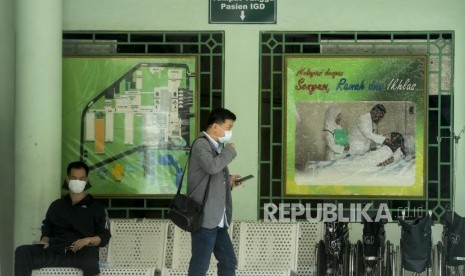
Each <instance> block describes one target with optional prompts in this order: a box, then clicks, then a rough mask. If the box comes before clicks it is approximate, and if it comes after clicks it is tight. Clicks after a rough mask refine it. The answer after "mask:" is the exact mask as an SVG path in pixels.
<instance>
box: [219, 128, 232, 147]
mask: <svg viewBox="0 0 465 276" xmlns="http://www.w3.org/2000/svg"><path fill="white" fill-rule="evenodd" d="M231 139H232V130H225V131H224V136H223V137H219V138H218V140H219V141H220V143H222V144H224V143H227V142H229V141H231Z"/></svg>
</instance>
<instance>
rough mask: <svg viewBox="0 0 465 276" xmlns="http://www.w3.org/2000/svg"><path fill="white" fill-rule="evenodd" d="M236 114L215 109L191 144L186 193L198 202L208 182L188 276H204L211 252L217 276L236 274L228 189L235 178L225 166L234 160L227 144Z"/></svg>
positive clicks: (232, 152) (231, 186) (231, 145)
mask: <svg viewBox="0 0 465 276" xmlns="http://www.w3.org/2000/svg"><path fill="white" fill-rule="evenodd" d="M235 121H236V115H234V113H232V112H231V111H229V110H227V109H224V108H218V109H215V110H213V111H212V112H211V113H210V116H209V118H208V121H207V129H206V131H204V132H202V133H201V134H200V136H199V139H196V140H195V142H194V144H193V145H192V153H191V156H190V160H189V170H188V175H187V176H188V178H187V193H188V195H189V196H190V197H192V198H193V199H195V200H196V201H197V202H199V203H201V202H202V201H203V197H204V194H205V190H206V188H207V185H208V182H210V186H209V191H208V194H207V201H206V203H205V208H204V211H203V221H202V225H201V227H200V229H199V230H197V231H195V232H193V233H192V234H191V235H192V236H191V237H192V257H191V260H190V264H189V274H188V276H205V275H206V273H207V271H208V267H209V265H210V259H211V254H212V252H213V253H214V255H215V257H216V259H217V260H218V275H221V276H234V275H236V264H237V260H236V255H235V253H234V249H233V245H232V242H231V238H230V237H229V234H228V231H227V229H228V227H229V225H230V224H231V216H232V200H231V189H232V188H233V187H235V186H236V183H235V180H236V178H238V177H239V176H238V175H233V176H231V175H230V174H229V170H228V164H229V163H231V161H232V160H233V159H234V158H235V157H236V155H237V153H236V149H235V145H234V144H233V143H230V140H231V137H232V131H231V130H232V128H233V125H234V122H235Z"/></svg>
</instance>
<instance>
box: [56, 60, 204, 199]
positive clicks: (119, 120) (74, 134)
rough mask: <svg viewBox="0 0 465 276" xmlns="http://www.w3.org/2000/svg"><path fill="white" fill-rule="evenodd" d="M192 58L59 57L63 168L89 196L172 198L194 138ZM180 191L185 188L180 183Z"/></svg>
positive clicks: (194, 85)
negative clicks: (78, 163) (82, 172)
mask: <svg viewBox="0 0 465 276" xmlns="http://www.w3.org/2000/svg"><path fill="white" fill-rule="evenodd" d="M196 71H197V58H196V57H194V56H174V57H168V56H148V57H143V56H140V57H82V56H81V57H74V56H67V57H64V59H63V111H62V112H63V128H62V131H63V144H62V148H63V158H62V164H63V167H64V166H66V164H68V163H69V162H70V161H73V160H84V161H85V162H86V163H87V164H88V165H89V167H90V173H89V181H90V183H91V185H92V187H91V190H89V192H91V193H92V194H94V195H96V196H122V197H123V196H140V195H145V196H147V195H148V196H151V195H154V196H157V195H166V194H174V193H176V190H177V184H178V183H179V179H180V178H181V175H182V171H183V170H184V166H185V164H186V162H187V156H188V153H189V146H190V144H191V142H192V140H193V138H194V137H195V130H196V121H197V119H196V116H195V114H196V112H195V110H196V108H197V107H196V99H197V92H196V90H197V89H196V87H197V81H196ZM184 186H185V185H184Z"/></svg>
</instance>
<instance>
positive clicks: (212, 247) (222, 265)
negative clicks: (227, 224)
mask: <svg viewBox="0 0 465 276" xmlns="http://www.w3.org/2000/svg"><path fill="white" fill-rule="evenodd" d="M191 237H192V257H191V260H190V264H189V273H188V276H205V275H206V273H207V271H208V267H209V266H210V259H211V256H212V252H213V254H214V255H215V257H216V259H217V260H218V275H221V276H235V275H236V265H237V260H236V254H235V253H234V248H233V245H232V242H231V239H230V237H229V234H228V231H227V229H226V228H220V227H216V228H213V229H207V228H203V227H201V228H200V229H199V230H197V231H195V232H193V233H192V234H191Z"/></svg>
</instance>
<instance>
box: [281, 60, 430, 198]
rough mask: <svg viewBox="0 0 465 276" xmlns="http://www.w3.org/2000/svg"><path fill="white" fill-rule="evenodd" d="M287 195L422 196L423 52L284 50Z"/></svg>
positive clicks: (424, 96)
mask: <svg viewBox="0 0 465 276" xmlns="http://www.w3.org/2000/svg"><path fill="white" fill-rule="evenodd" d="M285 70H286V84H285V100H284V101H285V144H284V150H285V154H284V156H285V161H284V162H285V163H284V164H285V190H286V195H288V196H308V197H321V196H325V197H333V196H334V197H360V196H368V197H378V198H383V197H422V196H424V183H425V146H426V137H425V136H426V123H425V120H426V88H427V86H426V57H425V56H378V57H372V56H370V57H369V56H287V57H286V58H285Z"/></svg>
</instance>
